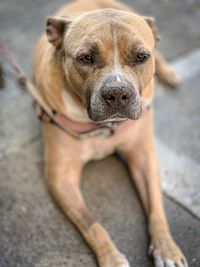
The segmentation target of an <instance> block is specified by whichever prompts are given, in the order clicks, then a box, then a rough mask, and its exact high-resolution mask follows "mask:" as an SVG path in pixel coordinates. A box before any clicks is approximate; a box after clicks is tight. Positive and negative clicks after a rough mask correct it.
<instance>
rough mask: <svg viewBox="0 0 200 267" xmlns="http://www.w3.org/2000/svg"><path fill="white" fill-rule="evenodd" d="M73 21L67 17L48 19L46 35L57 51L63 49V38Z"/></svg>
mask: <svg viewBox="0 0 200 267" xmlns="http://www.w3.org/2000/svg"><path fill="white" fill-rule="evenodd" d="M71 22H72V21H71V20H70V19H68V18H67V17H49V18H47V27H46V33H47V38H48V41H49V42H50V43H52V44H53V45H54V46H55V47H56V48H57V49H59V48H61V46H62V41H63V36H64V33H65V31H66V30H67V28H68V27H69V25H70V23H71Z"/></svg>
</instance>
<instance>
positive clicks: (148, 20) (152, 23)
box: [143, 17, 160, 42]
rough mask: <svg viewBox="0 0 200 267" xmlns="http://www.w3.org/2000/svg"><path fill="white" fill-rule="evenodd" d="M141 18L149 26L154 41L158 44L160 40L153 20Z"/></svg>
mask: <svg viewBox="0 0 200 267" xmlns="http://www.w3.org/2000/svg"><path fill="white" fill-rule="evenodd" d="M143 18H144V20H145V21H146V23H147V24H148V25H149V27H150V28H151V30H152V33H153V36H154V39H155V41H156V42H158V41H159V40H160V36H159V32H158V29H157V27H156V25H155V19H154V18H152V17H143Z"/></svg>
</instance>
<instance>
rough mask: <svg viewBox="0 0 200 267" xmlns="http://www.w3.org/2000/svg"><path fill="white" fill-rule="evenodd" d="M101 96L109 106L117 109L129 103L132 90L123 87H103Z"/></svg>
mask: <svg viewBox="0 0 200 267" xmlns="http://www.w3.org/2000/svg"><path fill="white" fill-rule="evenodd" d="M102 97H103V99H104V101H105V102H106V103H107V105H108V106H109V107H114V108H118V109H119V108H122V107H124V106H126V105H127V104H129V102H130V99H131V97H132V92H131V91H130V90H129V89H126V88H125V87H107V88H103V90H102Z"/></svg>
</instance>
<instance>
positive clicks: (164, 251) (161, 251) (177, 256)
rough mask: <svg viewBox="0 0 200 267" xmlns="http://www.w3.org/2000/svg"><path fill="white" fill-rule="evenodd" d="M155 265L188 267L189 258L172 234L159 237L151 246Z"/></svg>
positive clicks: (159, 266) (158, 266)
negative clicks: (185, 255)
mask: <svg viewBox="0 0 200 267" xmlns="http://www.w3.org/2000/svg"><path fill="white" fill-rule="evenodd" d="M149 256H151V257H152V258H153V259H154V263H155V267H188V264H187V260H186V258H185V257H184V255H183V253H182V252H181V250H180V248H179V247H178V246H177V245H176V244H175V242H174V241H173V239H172V238H171V237H170V236H167V237H164V238H159V239H158V240H156V241H154V242H152V244H151V245H150V247H149Z"/></svg>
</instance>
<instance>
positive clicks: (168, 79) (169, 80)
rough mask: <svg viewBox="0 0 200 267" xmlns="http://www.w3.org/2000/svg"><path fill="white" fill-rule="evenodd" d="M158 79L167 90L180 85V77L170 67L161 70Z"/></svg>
mask: <svg viewBox="0 0 200 267" xmlns="http://www.w3.org/2000/svg"><path fill="white" fill-rule="evenodd" d="M158 78H159V80H160V82H161V83H163V84H164V85H166V86H167V87H169V88H177V87H178V86H179V85H180V84H181V78H180V76H179V75H178V73H177V72H176V70H175V69H174V68H173V67H171V66H170V65H167V66H165V67H163V70H162V71H160V72H159V75H158Z"/></svg>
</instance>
